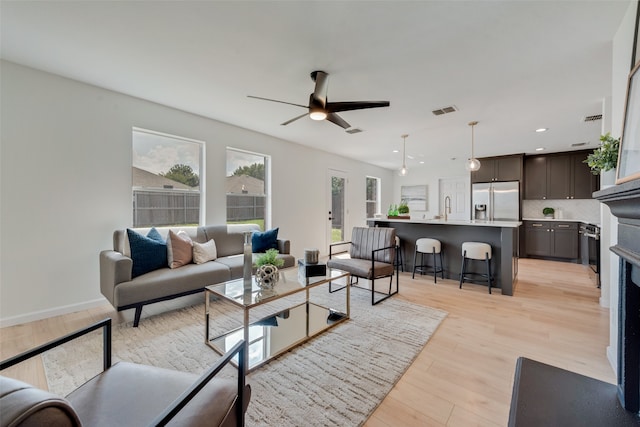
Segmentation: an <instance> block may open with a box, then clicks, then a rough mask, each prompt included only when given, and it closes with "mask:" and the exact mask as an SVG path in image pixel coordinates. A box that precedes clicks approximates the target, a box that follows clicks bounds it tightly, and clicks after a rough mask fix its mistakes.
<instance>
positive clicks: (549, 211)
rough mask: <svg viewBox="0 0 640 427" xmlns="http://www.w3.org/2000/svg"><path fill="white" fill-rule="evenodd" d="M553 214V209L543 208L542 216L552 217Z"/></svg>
mask: <svg viewBox="0 0 640 427" xmlns="http://www.w3.org/2000/svg"><path fill="white" fill-rule="evenodd" d="M554 212H555V209H553V208H544V209H542V214H543V215H553V214H554Z"/></svg>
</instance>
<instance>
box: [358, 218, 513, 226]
mask: <svg viewBox="0 0 640 427" xmlns="http://www.w3.org/2000/svg"><path fill="white" fill-rule="evenodd" d="M367 221H384V222H404V223H410V224H434V225H471V226H474V227H504V228H517V227H519V226H521V225H522V222H520V221H470V220H466V221H465V220H454V219H450V220H447V221H445V220H444V219H387V218H367Z"/></svg>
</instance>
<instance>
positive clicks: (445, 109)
mask: <svg viewBox="0 0 640 427" xmlns="http://www.w3.org/2000/svg"><path fill="white" fill-rule="evenodd" d="M454 111H458V109H457V108H456V107H455V106H454V105H450V106H448V107H443V108H440V109H438V110H433V111H432V113H433V115H434V116H441V115H443V114H447V113H453V112H454Z"/></svg>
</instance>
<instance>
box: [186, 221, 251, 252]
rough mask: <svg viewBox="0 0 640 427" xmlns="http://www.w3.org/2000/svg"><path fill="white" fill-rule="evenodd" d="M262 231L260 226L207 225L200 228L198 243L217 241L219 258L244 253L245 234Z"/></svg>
mask: <svg viewBox="0 0 640 427" xmlns="http://www.w3.org/2000/svg"><path fill="white" fill-rule="evenodd" d="M255 231H260V227H259V226H258V224H226V225H205V226H202V227H198V241H199V242H207V241H209V240H211V239H213V240H215V241H216V249H217V251H218V258H220V257H225V256H228V255H238V254H241V253H243V248H244V233H246V232H251V233H253V232H255Z"/></svg>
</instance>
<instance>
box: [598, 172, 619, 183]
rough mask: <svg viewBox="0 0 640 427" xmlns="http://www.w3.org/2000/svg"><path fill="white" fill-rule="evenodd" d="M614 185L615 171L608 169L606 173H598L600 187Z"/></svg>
mask: <svg viewBox="0 0 640 427" xmlns="http://www.w3.org/2000/svg"><path fill="white" fill-rule="evenodd" d="M615 183H616V169H615V168H614V169H609V170H608V171H600V186H603V185H607V186H610V185H614V184H615Z"/></svg>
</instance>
